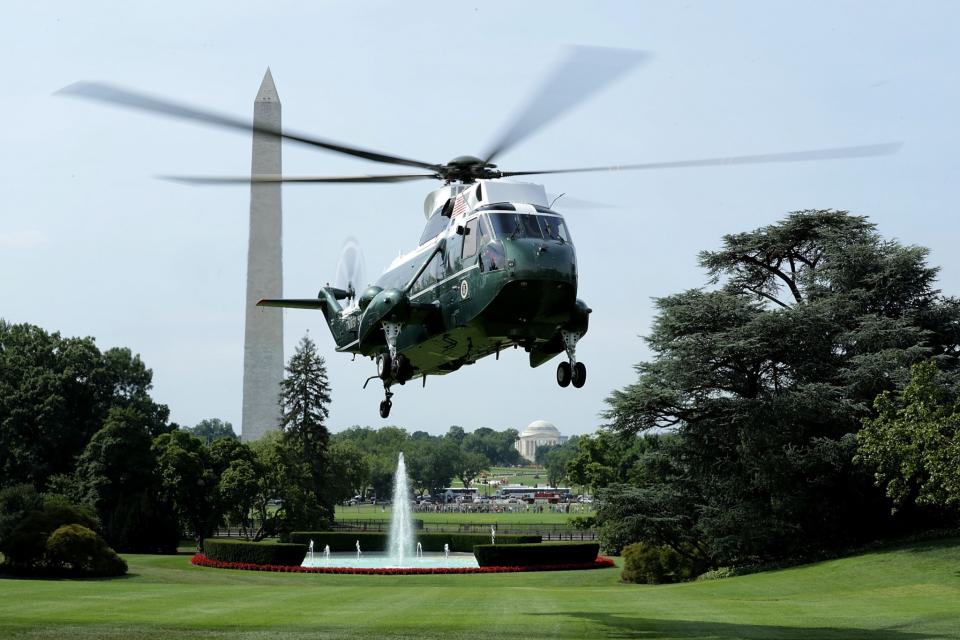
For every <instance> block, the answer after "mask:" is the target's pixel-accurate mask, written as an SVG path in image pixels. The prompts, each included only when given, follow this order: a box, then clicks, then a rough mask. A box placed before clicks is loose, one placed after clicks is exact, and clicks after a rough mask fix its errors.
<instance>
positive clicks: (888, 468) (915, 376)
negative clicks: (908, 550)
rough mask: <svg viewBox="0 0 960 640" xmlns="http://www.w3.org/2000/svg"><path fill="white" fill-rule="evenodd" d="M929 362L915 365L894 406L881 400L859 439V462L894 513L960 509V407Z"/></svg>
mask: <svg viewBox="0 0 960 640" xmlns="http://www.w3.org/2000/svg"><path fill="white" fill-rule="evenodd" d="M940 378H941V376H939V375H938V371H937V366H936V364H934V363H933V362H924V363H920V364H917V365H914V367H913V371H912V376H911V379H910V384H908V385H907V387H906V389H904V391H903V396H902V398H901V399H900V400H899V401H898V400H897V399H896V398H894V396H893V395H892V394H891V393H890V392H884V393H883V394H881V395H880V396H879V397H878V398H877V400H876V402H875V404H874V406H875V408H876V411H877V416H876V417H875V418H868V419H867V420H865V422H864V427H863V429H861V430H860V433H859V434H857V441H858V447H857V459H858V461H859V462H861V463H863V464H864V465H865V466H866V467H867V468H869V469H871V470H873V472H874V478H875V480H876V483H877V486H878V487H881V488H882V489H884V491H885V492H886V494H887V496H888V497H890V498H891V499H892V500H893V503H894V505H895V506H896V507H897V508H902V507H905V506H909V505H910V504H917V505H920V506H923V507H939V508H942V509H946V510H948V511H952V512H953V513H954V514H956V513H957V511H958V509H957V508H958V507H960V405H958V403H957V399H956V391H955V388H951V386H950V385H948V384H947V383H946V381H945V380H943V379H940Z"/></svg>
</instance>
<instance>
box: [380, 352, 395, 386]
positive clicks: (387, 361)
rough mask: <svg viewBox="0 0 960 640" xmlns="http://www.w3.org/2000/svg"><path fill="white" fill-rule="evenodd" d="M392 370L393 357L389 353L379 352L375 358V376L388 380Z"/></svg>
mask: <svg viewBox="0 0 960 640" xmlns="http://www.w3.org/2000/svg"><path fill="white" fill-rule="evenodd" d="M392 371H393V358H392V357H390V353H389V352H387V353H381V354H380V357H379V358H378V359H377V377H378V378H380V379H381V380H389V379H390V374H391V372H392Z"/></svg>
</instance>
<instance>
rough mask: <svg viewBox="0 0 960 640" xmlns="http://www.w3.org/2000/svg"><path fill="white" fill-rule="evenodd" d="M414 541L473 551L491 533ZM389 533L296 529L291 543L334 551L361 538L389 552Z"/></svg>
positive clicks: (424, 536) (514, 538)
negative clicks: (311, 544)
mask: <svg viewBox="0 0 960 640" xmlns="http://www.w3.org/2000/svg"><path fill="white" fill-rule="evenodd" d="M414 537H415V541H414V544H416V543H417V542H419V543H420V544H421V545H423V550H424V551H443V545H445V544H448V545H450V551H454V552H465V553H469V552H471V551H473V548H474V547H475V546H476V545H478V544H488V543H489V542H490V536H488V535H485V534H477V533H417V534H416V535H415V536H414ZM388 538H389V535H388V534H386V533H383V532H368V531H294V532H293V533H291V534H290V541H291V542H299V543H300V544H307V545H308V544H310V541H311V540H313V551H314V553H317V552H320V551H322V550H323V547H324V545H330V551H334V552H336V551H355V550H356V548H357V547H356V543H357V540H359V541H360V550H361V551H371V552H376V551H386V549H387V539H388ZM541 540H542V538H541V537H540V536H528V535H513V534H503V535H498V536H497V546H500V544H524V543H526V544H533V543H539V542H540V541H541Z"/></svg>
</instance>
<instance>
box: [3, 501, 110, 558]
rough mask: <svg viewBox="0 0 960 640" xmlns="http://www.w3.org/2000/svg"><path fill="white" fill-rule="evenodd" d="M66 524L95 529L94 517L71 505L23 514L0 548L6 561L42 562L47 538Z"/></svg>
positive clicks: (46, 506) (53, 506)
mask: <svg viewBox="0 0 960 640" xmlns="http://www.w3.org/2000/svg"><path fill="white" fill-rule="evenodd" d="M68 524H77V525H81V526H83V527H86V528H87V529H91V530H92V529H96V528H97V520H96V518H95V517H94V516H93V514H92V513H91V512H90V510H89V509H87V508H85V507H79V506H75V505H70V504H62V503H56V504H47V505H44V506H43V507H42V508H41V509H37V510H34V511H31V512H29V513H27V515H25V516H24V517H23V518H22V519H21V520H20V522H19V523H17V525H16V526H15V527H14V528H13V531H12V532H11V533H10V534H9V535H8V536H6V537H5V538H4V539H3V543H2V547H0V551H2V552H3V554H4V556H5V557H6V561H7V562H8V563H9V564H11V565H13V566H15V567H20V568H30V567H34V566H40V565H43V564H44V562H45V557H46V553H47V539H48V538H49V537H50V534H52V533H53V532H54V531H56V530H57V529H59V528H60V527H62V526H64V525H68Z"/></svg>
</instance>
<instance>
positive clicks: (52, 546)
mask: <svg viewBox="0 0 960 640" xmlns="http://www.w3.org/2000/svg"><path fill="white" fill-rule="evenodd" d="M46 564H47V566H48V567H49V568H51V569H55V570H65V571H68V572H70V573H79V574H83V575H91V576H122V575H123V574H125V573H126V572H127V563H126V561H125V560H124V559H123V558H121V557H120V556H118V555H117V552H116V551H114V550H113V549H111V548H110V547H108V546H107V543H106V542H105V541H104V540H103V538H101V537H100V536H98V535H97V534H96V533H94V532H93V531H91V530H90V529H88V528H87V527H84V526H82V525H79V524H67V525H64V526H62V527H60V528H58V529H57V530H56V531H54V532H53V533H51V534H50V537H49V538H48V539H47V552H46Z"/></svg>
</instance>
